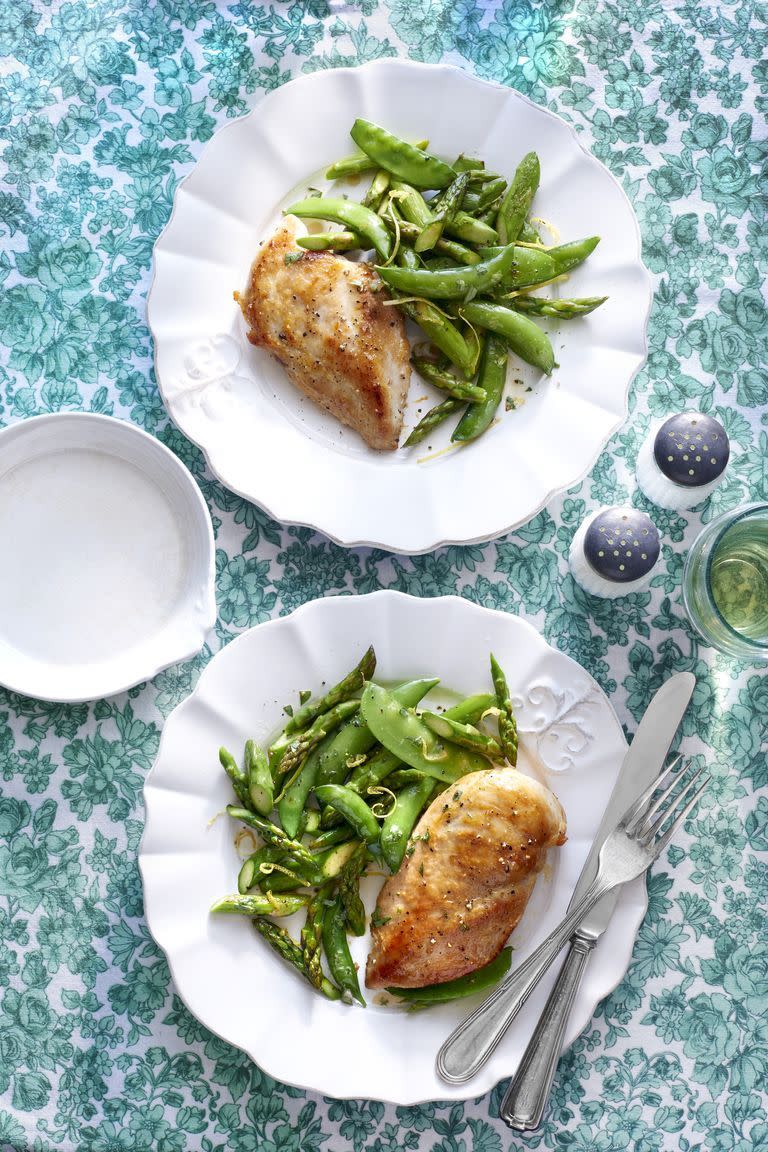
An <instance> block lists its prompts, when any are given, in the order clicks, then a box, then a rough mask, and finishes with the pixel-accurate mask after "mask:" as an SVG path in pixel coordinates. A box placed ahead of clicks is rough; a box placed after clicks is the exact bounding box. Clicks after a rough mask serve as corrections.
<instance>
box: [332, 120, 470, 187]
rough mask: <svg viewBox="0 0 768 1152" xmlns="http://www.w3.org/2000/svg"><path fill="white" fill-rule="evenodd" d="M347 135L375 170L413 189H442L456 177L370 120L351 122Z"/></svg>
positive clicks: (445, 165) (451, 170) (447, 168)
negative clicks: (405, 181) (406, 183)
mask: <svg viewBox="0 0 768 1152" xmlns="http://www.w3.org/2000/svg"><path fill="white" fill-rule="evenodd" d="M350 136H351V137H352V139H353V140H354V142H355V144H357V146H358V148H360V149H361V151H363V152H365V154H366V156H370V158H371V159H372V160H373V161H374V162H375V163H376V165H377V167H379V168H385V169H386V170H387V172H391V173H392V175H393V176H397V177H398V178H399V179H401V180H407V181H408V183H409V184H413V185H414V186H415V187H416V188H445V187H446V186H447V185H448V184H450V183H451V181H452V180H453V179H454V178H455V176H456V173H455V172H454V170H453V168H451V167H450V166H449V165H448V164H445V163H444V162H443V161H442V160H438V158H437V157H436V156H430V155H429V154H428V153H427V152H423V151H422V150H421V149H419V148H415V147H414V146H413V144H408V143H406V141H405V140H400V139H399V138H398V137H397V136H393V135H392V133H391V132H387V131H386V129H384V128H381V127H379V125H378V124H373V123H371V121H370V120H360V119H358V120H355V122H354V124H353V125H352V129H351V131H350Z"/></svg>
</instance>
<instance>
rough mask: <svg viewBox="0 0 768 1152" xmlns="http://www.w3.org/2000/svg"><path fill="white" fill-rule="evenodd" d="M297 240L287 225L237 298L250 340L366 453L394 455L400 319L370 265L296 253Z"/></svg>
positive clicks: (404, 381)
mask: <svg viewBox="0 0 768 1152" xmlns="http://www.w3.org/2000/svg"><path fill="white" fill-rule="evenodd" d="M303 231H304V226H303V225H302V224H301V223H300V222H299V221H298V220H297V219H296V218H295V217H293V216H289V217H287V218H286V220H285V222H284V223H283V224H282V225H281V226H280V228H279V229H278V230H277V231H276V232H275V233H274V235H273V236H272V237H271V238H270V239H269V240H267V241H266V243H265V244H264V246H263V247H262V249H261V251H260V252H259V254H258V256H257V257H256V259H255V260H254V262H253V266H252V268H251V274H250V280H249V283H248V288H247V290H246V292H245V294H244V295H242V296H238V300H239V303H240V306H241V308H242V310H243V315H244V316H245V319H246V321H247V322H248V325H249V330H248V339H249V340H250V341H251V343H252V344H257V345H258V346H259V347H261V348H266V349H267V351H268V352H271V353H272V355H273V356H275V357H276V358H277V359H278V360H279V361H280V363H281V364H282V365H283V366H284V367H285V370H286V372H287V373H288V375H289V376H290V378H291V380H292V381H293V383H294V384H295V385H296V386H297V387H298V388H300V389H301V391H302V392H303V393H304V394H305V395H306V396H309V397H310V398H311V399H312V400H314V401H315V402H316V403H317V404H320V405H322V407H323V408H326V409H327V410H328V411H329V412H330V413H332V415H333V416H335V417H336V419H337V420H340V421H341V423H342V424H347V425H348V426H349V427H350V428H354V429H355V431H356V432H359V433H360V435H361V436H362V438H363V439H364V440H365V442H366V444H368V445H370V447H371V448H377V449H381V450H391V449H393V448H397V445H398V440H399V438H400V431H401V429H402V425H403V408H404V405H405V398H406V394H407V391H408V382H409V379H410V360H409V357H410V349H409V346H408V341H407V339H406V335H405V324H404V322H403V318H402V316H401V315H400V313H399V312H398V310H397V309H396V308H393V307H386V306H385V304H384V301H385V300H387V299H389V297H388V295H387V294H386V292H382V291H381V290H379V291H376V290H375V289H376V288H379V289H380V288H381V285H380V281H379V280H378V278H377V276H376V273H375V272H374V271H373V269H372V268H371V267H370V265H368V264H362V263H360V264H356V263H354V262H353V261H351V260H347V259H345V258H344V257H342V256H337V255H335V254H334V253H332V252H304V251H303V250H302V249H301V248H299V247H298V246H297V244H296V243H295V237H296V236H297V235H300V234H302V233H303ZM296 254H300V255H299V258H298V259H292V258H291V257H293V256H294V255H296ZM286 256H288V257H289V260H288V262H287V263H286Z"/></svg>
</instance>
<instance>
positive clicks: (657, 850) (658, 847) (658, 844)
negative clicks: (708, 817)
mask: <svg viewBox="0 0 768 1152" xmlns="http://www.w3.org/2000/svg"><path fill="white" fill-rule="evenodd" d="M711 779H712V777H711V776H709V775H707V778H706V780H704V781H703V782H702V783H701V784H700V785H699V787H698V788H697V789H696V791H695V792H694V794H693V796H692V797H691V799H690V800H689V801H688V803H687V804H686V806H685V808H683V810H682V812H680V813H679V814H678V815H677V816H676V817H675V819H674V822H673V823H672V825H671V826H670V827H669V828H668V829H667V831H666V832H665V833H664V835H663V836H660V837H659V839H658V840H656V841H654V842H653V843H652V844H651V845H649V850H650V851H651V852H652V853H653V858H654V860H656V859H657V858H658V857H659V856H660V855H661V853H662V852H663V851H664V849H665V848H666V846H667V844H669V842H670V840H671V839H672V837H673V836H674V834H675V832H676V831H677V829H678V828H679V827H680V825H681V824H682V823H683V821H684V820H685V818H686V816H688V815H689V813H690V812H692V811H693V809H694V808H695V807H696V805H697V804H698V802H699V796H701V794H702V792H703V791H704V789H705V788H706V787H707V785H708V784H709V782H710V780H711Z"/></svg>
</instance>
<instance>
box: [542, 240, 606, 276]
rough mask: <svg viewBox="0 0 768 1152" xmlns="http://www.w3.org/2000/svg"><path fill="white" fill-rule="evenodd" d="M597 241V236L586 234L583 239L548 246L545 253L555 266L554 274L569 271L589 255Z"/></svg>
mask: <svg viewBox="0 0 768 1152" xmlns="http://www.w3.org/2000/svg"><path fill="white" fill-rule="evenodd" d="M599 243H600V237H599V236H587V237H586V239H584V240H572V241H571V243H570V244H561V245H560V246H559V247H558V248H550V249H549V250H548V251H547V255H548V256H549V258H550V260H551V261H552V263H553V264H554V266H555V275H556V276H562V274H563V272H570V270H571V268H575V267H576V265H577V264H581V263H582V262H583V261H584V260H586V258H587V256H591V254H592V253H593V252H594V250H595V248H597V246H598V244H599Z"/></svg>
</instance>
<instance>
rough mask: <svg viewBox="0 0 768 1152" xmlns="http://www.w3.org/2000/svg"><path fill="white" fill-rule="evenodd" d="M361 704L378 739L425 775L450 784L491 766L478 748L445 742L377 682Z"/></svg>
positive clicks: (367, 691)
mask: <svg viewBox="0 0 768 1152" xmlns="http://www.w3.org/2000/svg"><path fill="white" fill-rule="evenodd" d="M360 708H361V711H362V714H363V719H364V720H365V722H366V724H367V725H368V727H369V728H370V729H371V731H372V732H373V733H374V735H375V736H376V737H377V739H378V740H379V742H380V743H381V744H383V745H384V747H385V748H388V749H389V751H390V752H394V754H395V755H396V756H399V757H400V759H401V760H403V761H404V762H405V763H406V764H410V766H411V768H418V769H420V770H421V771H422V772H423V773H424V774H425V775H426V776H434V778H435V779H436V780H444V781H445V782H446V783H448V784H451V783H453V781H454V780H458V778H459V777H460V776H466V774H467V772H477V771H480V770H481V769H484V768H486V767H487V766H488V765H487V761H486V760H485V758H484V757H483V756H478V755H477V753H475V752H470V751H468V749H466V748H460V747H458V746H457V745H455V744H451V745H447V744H443V743H442V742H441V741H440V740H439V739H438V737H437V736H436V735H435V734H434V732H432V731H430V729H429V728H428V727H427V726H426V724H425V723H424V721H423V720H421V718H420V717H419V716H417V715H416V713H415V712H412V711H409V710H408V709H407V708H402V707H401V706H400V705H399V704H398V702H397V700H395V699H394V698H393V696H392V693H391V692H388V691H387V690H386V688H382V687H381V686H380V685H378V684H373V683H371V684H368V685H367V687H366V689H365V691H364V692H363V699H362V702H361V705H360Z"/></svg>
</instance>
